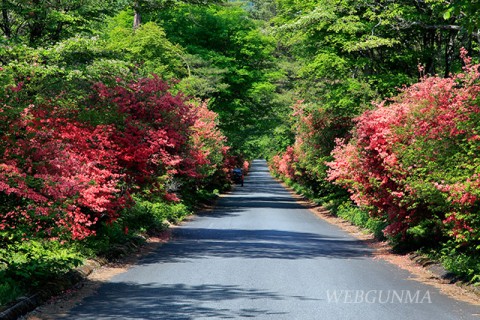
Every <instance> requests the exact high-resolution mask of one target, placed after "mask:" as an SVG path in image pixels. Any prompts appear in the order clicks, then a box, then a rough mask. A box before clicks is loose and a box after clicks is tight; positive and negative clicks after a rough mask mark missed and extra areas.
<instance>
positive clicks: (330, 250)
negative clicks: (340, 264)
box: [140, 228, 373, 264]
mask: <svg viewBox="0 0 480 320" xmlns="http://www.w3.org/2000/svg"><path fill="white" fill-rule="evenodd" d="M372 253H373V249H371V248H369V247H368V246H366V245H365V243H364V242H362V241H360V240H355V239H352V238H336V237H332V236H328V237H327V236H325V237H324V236H321V235H319V234H314V233H303V232H292V231H281V230H242V229H203V228H185V229H180V230H178V231H177V232H175V234H174V237H173V240H172V241H171V242H170V243H168V244H166V245H164V246H163V247H161V248H160V249H159V250H158V251H157V252H155V253H153V254H151V255H150V256H147V257H145V258H144V259H143V260H141V261H140V264H154V263H159V262H169V263H172V262H176V263H179V262H188V261H191V260H193V259H203V258H209V257H218V258H243V259H281V260H297V259H316V258H327V259H363V258H365V257H369V256H371V255H372Z"/></svg>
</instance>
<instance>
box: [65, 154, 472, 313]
mask: <svg viewBox="0 0 480 320" xmlns="http://www.w3.org/2000/svg"><path fill="white" fill-rule="evenodd" d="M411 278H412V275H411V274H409V273H408V272H406V271H404V270H401V269H399V268H398V267H396V266H394V265H392V264H389V263H387V262H385V261H383V260H380V259H375V258H374V256H373V249H371V248H369V247H368V246H366V245H365V244H363V243H362V242H361V241H359V240H356V239H355V238H353V237H351V236H350V235H348V234H347V233H345V232H343V231H341V230H340V229H338V228H337V227H335V226H332V225H330V224H328V223H326V222H325V221H323V220H321V219H319V218H317V217H316V216H314V215H313V214H312V213H311V212H310V211H309V210H307V209H305V208H304V207H302V206H301V205H299V204H298V203H297V202H296V201H295V200H294V199H293V198H292V196H291V195H290V194H289V192H288V191H287V190H285V189H284V188H283V187H282V186H281V185H280V184H279V183H277V182H276V181H275V180H274V179H273V178H271V176H270V174H269V173H268V170H267V166H266V163H265V162H264V161H260V160H257V161H254V162H253V165H252V171H251V172H250V174H249V175H248V177H247V178H246V179H245V186H244V187H240V186H238V187H237V188H236V190H235V191H234V192H232V193H231V194H229V195H227V196H225V197H222V198H221V199H220V201H219V203H218V206H217V207H216V209H215V210H214V211H213V212H208V213H203V214H200V215H198V216H197V217H195V218H194V219H193V221H190V222H188V223H185V224H184V225H183V226H181V227H179V228H176V229H175V232H174V237H173V239H172V241H171V242H169V243H168V244H165V245H163V246H161V247H160V248H159V249H158V250H157V251H156V252H154V253H152V254H150V255H148V256H146V257H145V258H143V259H142V260H140V261H139V263H138V264H137V265H135V266H134V267H132V268H131V269H129V270H128V271H127V272H125V273H122V274H120V275H117V276H115V277H113V278H112V279H111V280H110V281H109V282H107V283H104V284H102V286H101V287H100V289H99V290H98V292H97V293H96V294H95V295H93V296H90V297H88V298H86V299H85V300H84V301H83V302H82V303H81V304H80V305H78V306H77V307H75V308H73V309H72V310H70V312H69V314H68V316H67V317H65V318H64V319H92V320H93V319H96V320H99V319H100V320H101V319H112V320H113V319H135V320H136V319H152V320H153V319H185V320H187V319H251V318H253V319H288V320H290V319H302V320H308V319H399V320H400V319H401V320H405V319H436V320H437V319H438V320H443V319H452V320H458V319H476V320H479V319H480V316H478V314H479V313H480V310H479V308H478V307H477V306H473V305H469V304H466V303H463V302H458V301H455V300H453V299H451V298H449V297H446V296H444V295H442V294H441V293H439V292H438V290H437V289H435V288H433V287H430V286H427V285H424V284H422V283H419V282H417V281H414V280H412V279H411Z"/></svg>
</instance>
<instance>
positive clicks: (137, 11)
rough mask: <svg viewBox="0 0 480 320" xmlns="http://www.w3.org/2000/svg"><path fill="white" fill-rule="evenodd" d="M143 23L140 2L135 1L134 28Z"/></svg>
mask: <svg viewBox="0 0 480 320" xmlns="http://www.w3.org/2000/svg"><path fill="white" fill-rule="evenodd" d="M141 23H142V17H141V16H140V5H139V4H138V1H135V3H134V4H133V30H136V29H137V28H138V27H140V24H141Z"/></svg>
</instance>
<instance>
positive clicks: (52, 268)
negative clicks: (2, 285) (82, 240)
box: [0, 240, 82, 288]
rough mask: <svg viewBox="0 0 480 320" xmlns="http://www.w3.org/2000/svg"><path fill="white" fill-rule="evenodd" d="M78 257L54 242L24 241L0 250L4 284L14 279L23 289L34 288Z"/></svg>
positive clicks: (67, 267) (60, 273)
mask: <svg viewBox="0 0 480 320" xmlns="http://www.w3.org/2000/svg"><path fill="white" fill-rule="evenodd" d="M81 262H82V257H81V256H79V255H78V254H77V253H76V252H75V251H72V250H71V248H69V247H68V246H66V245H62V244H61V243H60V242H58V241H47V240H28V241H22V242H16V243H12V244H8V245H6V246H5V247H4V248H2V249H0V263H1V264H3V266H4V268H5V269H4V270H1V268H0V271H1V272H3V274H4V277H5V278H7V279H12V280H10V281H8V280H7V283H11V281H16V282H19V283H21V284H22V286H23V287H27V288H38V287H39V286H41V285H43V284H45V283H46V282H48V281H50V280H52V279H55V278H57V277H59V276H61V275H63V274H65V273H66V272H68V271H69V270H70V269H71V268H72V267H75V266H77V265H79V264H80V263H81Z"/></svg>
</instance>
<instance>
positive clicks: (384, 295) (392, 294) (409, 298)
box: [327, 290, 432, 304]
mask: <svg viewBox="0 0 480 320" xmlns="http://www.w3.org/2000/svg"><path fill="white" fill-rule="evenodd" d="M327 299H328V303H380V304H388V303H403V304H420V303H432V299H431V296H430V291H428V290H328V291H327Z"/></svg>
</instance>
